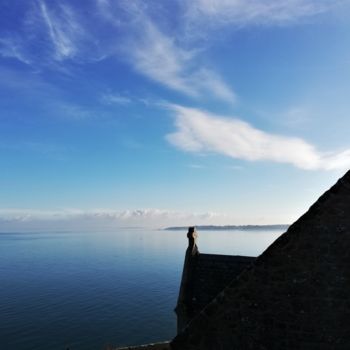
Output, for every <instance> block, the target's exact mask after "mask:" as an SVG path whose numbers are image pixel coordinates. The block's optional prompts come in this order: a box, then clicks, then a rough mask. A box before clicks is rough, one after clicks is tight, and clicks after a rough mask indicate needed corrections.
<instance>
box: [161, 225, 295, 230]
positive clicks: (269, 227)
mask: <svg viewBox="0 0 350 350" xmlns="http://www.w3.org/2000/svg"><path fill="white" fill-rule="evenodd" d="M288 227H289V225H218V226H216V225H197V226H196V229H197V230H200V231H238V230H239V231H242V230H243V231H265V230H287V229H288ZM187 229H188V227H187V226H170V227H166V228H164V230H166V231H184V230H187Z"/></svg>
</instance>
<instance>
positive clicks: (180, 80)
mask: <svg viewBox="0 0 350 350" xmlns="http://www.w3.org/2000/svg"><path fill="white" fill-rule="evenodd" d="M134 25H135V26H136V28H137V31H136V32H135V33H134V35H133V36H132V37H130V38H129V40H128V43H127V50H125V52H126V55H127V58H128V60H129V62H130V63H131V64H132V65H133V66H134V68H135V69H136V70H137V71H138V72H139V73H141V74H143V75H145V76H147V77H149V78H150V79H152V80H154V81H156V82H158V83H160V84H162V85H164V86H166V87H168V88H170V89H173V90H175V91H179V92H181V93H184V94H186V95H188V96H192V97H197V98H198V97H203V96H206V95H207V96H208V95H214V96H215V97H216V98H218V99H221V100H224V101H226V102H229V103H233V102H235V100H236V95H235V93H234V91H233V90H232V89H231V88H230V87H229V86H228V85H227V84H226V83H225V82H224V80H223V79H222V78H221V77H220V76H219V75H218V74H217V73H216V72H215V71H213V70H212V69H209V68H207V67H205V66H203V65H200V66H198V63H197V62H198V51H196V50H188V49H185V48H183V47H181V46H180V45H179V43H177V42H176V40H175V37H172V36H169V35H166V34H165V33H163V32H162V31H161V30H160V29H159V28H158V27H157V26H156V25H155V24H154V23H153V22H152V21H150V19H149V18H147V17H146V16H145V15H142V16H140V15H138V20H137V22H134ZM134 28H135V27H134Z"/></svg>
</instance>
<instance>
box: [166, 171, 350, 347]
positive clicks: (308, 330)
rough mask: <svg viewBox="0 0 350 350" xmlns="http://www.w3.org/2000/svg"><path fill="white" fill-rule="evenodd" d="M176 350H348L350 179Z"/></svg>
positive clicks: (180, 338) (226, 293)
mask: <svg viewBox="0 0 350 350" xmlns="http://www.w3.org/2000/svg"><path fill="white" fill-rule="evenodd" d="M171 348H172V349H173V350H186V349H188V350H189V349H191V350H192V349H193V350H194V349H202V350H209V349H210V350H225V349H237V350H253V349H254V350H257V349H261V350H263V349H264V350H274V349H278V350H280V349H284V350H292V349H293V350H298V349H307V350H313V349H315V350H316V349H317V350H348V349H350V172H348V173H347V174H346V175H345V176H344V177H343V178H342V179H340V180H339V181H338V182H337V183H336V184H335V185H334V186H333V187H332V188H331V189H330V190H328V191H327V192H326V193H325V194H323V195H322V196H321V197H320V198H319V200H318V201H317V202H316V203H315V204H314V205H312V207H311V208H310V209H309V211H308V212H307V213H306V214H304V215H303V216H302V217H301V218H300V219H299V220H297V221H296V222H295V223H294V224H293V225H291V226H290V228H289V229H288V231H287V232H286V233H284V234H283V235H282V236H281V237H280V238H278V239H277V240H276V241H275V242H274V243H273V244H272V245H271V246H270V247H269V248H268V249H267V250H266V251H265V252H264V253H263V254H262V255H261V256H259V257H258V258H257V259H256V260H255V262H254V263H253V264H252V265H251V266H250V267H249V268H248V269H246V270H244V271H243V272H242V273H241V274H240V275H239V276H238V277H237V278H236V279H234V280H233V281H232V282H231V283H230V284H229V285H228V286H227V287H226V288H225V289H224V290H223V291H222V292H221V293H220V294H219V295H218V296H217V297H216V298H215V299H214V300H213V301H212V302H211V303H209V304H208V305H207V306H206V307H205V308H204V309H203V310H202V311H201V312H200V313H199V315H197V316H196V317H195V318H194V319H193V320H192V321H191V322H190V324H189V325H188V326H187V327H186V328H185V329H184V330H183V331H182V332H181V333H180V334H179V335H177V336H176V337H175V338H174V340H173V341H172V342H171Z"/></svg>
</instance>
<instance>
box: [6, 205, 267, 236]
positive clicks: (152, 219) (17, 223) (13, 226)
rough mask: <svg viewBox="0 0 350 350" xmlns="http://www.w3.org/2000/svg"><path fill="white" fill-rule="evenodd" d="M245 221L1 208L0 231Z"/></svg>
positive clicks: (146, 212) (151, 212)
mask: <svg viewBox="0 0 350 350" xmlns="http://www.w3.org/2000/svg"><path fill="white" fill-rule="evenodd" d="M248 221H249V220H248ZM248 221H239V222H238V221H237V218H236V217H234V216H232V215H229V214H225V213H216V212H205V213H193V212H186V211H175V210H166V209H156V208H151V209H136V210H121V211H118V210H107V209H95V210H81V209H64V210H31V209H1V210H0V232H5V231H7V230H8V231H11V232H13V231H16V230H19V231H31V230H46V229H51V230H70V229H72V230H74V229H79V230H98V229H115V228H118V227H146V228H163V227H167V226H179V225H180V226H182V225H183V226H193V225H198V224H217V225H220V224H230V223H238V224H244V223H247V222H248ZM253 223H255V222H253ZM263 223H264V222H263ZM267 223H271V222H267Z"/></svg>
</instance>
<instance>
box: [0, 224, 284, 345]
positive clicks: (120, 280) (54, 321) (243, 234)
mask: <svg viewBox="0 0 350 350" xmlns="http://www.w3.org/2000/svg"><path fill="white" fill-rule="evenodd" d="M281 233H282V231H280V230H279V231H278V230H271V231H246V230H245V231H238V230H236V231H203V232H200V233H199V239H198V247H199V251H202V252H203V253H216V254H232V255H250V256H257V255H259V254H261V253H262V252H263V251H264V250H265V249H266V248H267V247H268V246H269V245H270V244H271V243H272V242H273V241H274V240H275V239H276V238H277V237H278V236H279V235H280V234H281ZM186 248H187V238H186V232H181V231H163V230H146V229H118V230H116V231H115V232H94V233H91V232H65V233H52V232H51V233H0V349H1V350H56V349H57V350H66V349H67V348H69V349H70V350H90V349H91V350H100V349H101V350H102V349H105V348H106V347H107V346H108V345H114V346H122V345H133V344H144V343H149V342H154V341H161V340H169V339H171V338H172V337H173V336H174V335H175V333H176V318H175V313H174V311H173V309H174V307H175V305H176V301H177V296H178V291H179V286H180V280H181V273H182V267H183V261H184V254H185V250H186Z"/></svg>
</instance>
